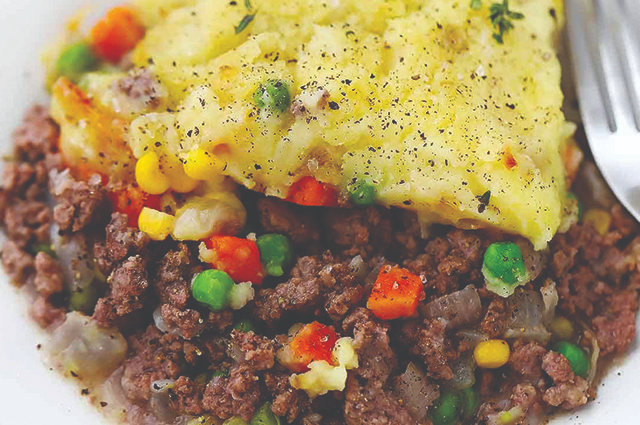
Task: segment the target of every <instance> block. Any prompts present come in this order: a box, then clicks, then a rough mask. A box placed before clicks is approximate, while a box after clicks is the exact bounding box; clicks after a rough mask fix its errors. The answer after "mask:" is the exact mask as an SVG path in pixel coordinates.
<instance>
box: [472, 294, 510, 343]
mask: <svg viewBox="0 0 640 425" xmlns="http://www.w3.org/2000/svg"><path fill="white" fill-rule="evenodd" d="M492 298H493V299H492V300H491V302H490V303H489V307H488V308H487V312H486V313H485V315H484V318H483V319H482V321H481V322H480V329H481V330H482V332H484V333H485V334H486V335H487V336H488V337H489V338H498V337H500V336H502V334H504V332H505V331H506V330H507V326H508V325H509V320H510V319H511V317H510V316H511V315H510V314H509V309H508V307H507V303H506V302H505V299H504V298H501V297H498V296H492Z"/></svg>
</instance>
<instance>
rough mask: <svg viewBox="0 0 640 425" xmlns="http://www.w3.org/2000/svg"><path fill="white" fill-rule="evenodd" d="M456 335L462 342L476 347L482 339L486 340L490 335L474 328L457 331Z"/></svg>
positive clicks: (467, 345)
mask: <svg viewBox="0 0 640 425" xmlns="http://www.w3.org/2000/svg"><path fill="white" fill-rule="evenodd" d="M456 337H457V338H458V339H459V341H460V344H461V345H464V346H466V347H475V346H476V345H478V344H479V343H480V342H482V341H486V340H488V339H489V337H488V336H487V335H486V334H484V333H482V332H480V331H476V330H474V329H463V330H461V331H458V332H456Z"/></svg>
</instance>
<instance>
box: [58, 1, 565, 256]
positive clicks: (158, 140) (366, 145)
mask: <svg viewBox="0 0 640 425" xmlns="http://www.w3.org/2000/svg"><path fill="white" fill-rule="evenodd" d="M485 3H486V2H485ZM136 5H137V7H138V10H139V13H140V15H141V17H142V19H143V21H144V23H145V25H146V26H147V33H146V37H145V38H144V39H143V41H142V42H141V43H140V44H139V45H138V46H137V47H136V49H135V50H134V52H133V55H132V61H133V63H134V65H135V66H136V68H145V69H147V70H148V71H147V72H150V73H152V75H153V78H154V80H156V83H158V87H157V88H156V89H155V92H156V93H157V97H156V98H155V99H154V100H155V101H154V102H153V104H146V105H143V106H142V107H140V105H135V104H132V103H131V101H130V100H123V99H122V96H121V95H120V94H119V93H117V90H116V88H117V87H118V84H116V83H117V80H118V79H122V78H123V77H124V76H123V75H119V74H118V73H115V74H106V75H105V74H104V73H93V74H89V75H88V76H86V77H85V78H84V81H83V82H82V84H81V85H82V86H83V87H84V88H85V89H86V90H87V92H88V94H89V96H92V97H93V98H95V99H97V100H98V101H99V102H100V103H101V104H102V105H103V106H105V107H107V108H108V109H111V110H113V111H115V113H116V114H117V115H119V116H120V117H121V118H122V119H125V120H126V121H127V122H129V123H130V124H129V125H128V130H127V133H126V135H125V139H126V140H127V142H128V144H129V146H130V148H131V150H132V152H133V154H134V156H135V157H136V158H138V159H139V158H141V157H143V155H145V154H146V153H148V152H149V151H153V152H155V153H156V154H157V155H158V156H160V157H161V160H162V162H163V164H164V169H165V170H166V171H167V173H168V174H170V176H169V177H170V178H169V180H170V181H181V182H182V181H183V180H184V179H185V177H188V178H192V179H194V180H202V179H207V176H208V175H211V176H212V177H211V178H212V179H216V178H219V177H218V176H219V173H222V174H224V175H226V176H229V177H231V178H232V179H233V180H235V181H236V182H238V183H240V184H242V185H244V186H246V187H248V188H250V189H252V190H256V191H261V192H264V193H266V194H268V195H273V196H278V197H286V196H287V192H288V190H289V188H290V187H291V185H292V184H294V183H295V182H296V181H298V180H299V179H300V178H302V177H305V176H312V177H314V178H316V179H317V180H319V181H321V182H323V183H328V184H331V185H333V186H335V187H336V188H337V189H338V190H339V191H341V192H342V193H345V192H346V191H347V189H348V187H349V186H350V185H352V184H353V183H354V182H355V181H362V180H366V181H368V182H370V183H371V184H373V185H374V186H375V188H376V201H377V202H378V203H381V204H384V205H389V206H398V207H402V208H408V209H411V210H414V211H416V212H418V213H419V216H420V218H421V219H422V221H423V223H433V222H437V223H448V224H453V225H455V226H457V227H461V228H476V227H496V228H499V229H502V230H504V231H507V232H510V233H515V234H521V235H523V236H525V237H527V238H528V239H530V240H531V241H532V242H533V243H534V245H535V246H536V247H537V248H542V247H544V246H545V245H546V243H547V242H548V241H549V240H550V239H551V238H552V236H553V235H554V234H555V232H556V231H557V229H558V227H559V226H560V223H561V216H562V211H563V208H562V206H563V204H564V202H565V198H566V187H565V186H566V184H565V169H564V166H563V163H562V159H561V155H560V150H561V149H563V147H564V144H565V143H566V141H567V140H568V139H569V138H570V136H571V134H572V131H573V127H572V126H571V125H570V124H568V123H567V122H566V121H565V118H564V115H563V113H562V112H561V109H560V107H561V104H562V100H563V96H562V93H561V90H560V73H561V71H560V65H559V62H558V60H557V58H556V55H555V50H554V38H555V34H556V29H557V28H558V27H559V26H560V25H561V22H559V20H560V19H562V18H561V17H562V16H563V14H562V4H561V2H560V1H558V0H513V1H512V2H511V8H512V9H513V10H516V11H518V12H520V13H522V14H523V15H524V19H522V20H518V21H517V22H515V24H514V25H515V27H514V28H513V29H512V30H511V31H509V32H508V33H506V34H505V36H504V43H503V44H500V43H498V42H496V40H495V39H494V38H493V37H492V34H493V32H494V29H493V27H492V23H491V21H490V19H489V17H488V14H489V11H488V5H487V4H485V5H483V7H482V8H480V9H479V10H474V9H472V8H471V7H470V5H469V2H468V1H466V0H464V1H460V0H438V1H428V2H425V1H418V0H387V1H383V0H370V1H366V2H363V1H359V0H328V1H316V0H281V1H278V2H273V1H267V0H252V1H251V2H245V1H229V0H171V1H163V2H158V1H151V0H138V1H137V2H136ZM132 72H133V71H132ZM135 72H140V71H139V70H136V71H135ZM269 81H279V82H282V83H283V84H284V85H285V87H287V89H288V90H289V93H290V99H291V103H290V107H288V108H287V109H286V110H284V112H281V113H280V112H278V111H274V110H273V109H265V108H260V106H259V104H260V102H259V99H258V100H256V96H255V94H256V90H258V88H259V87H260V86H261V85H264V84H266V83H268V82H269ZM55 115H56V114H55V113H54V116H55ZM63 137H64V125H63ZM85 151H86V148H85ZM203 157H207V158H212V159H211V160H210V161H209V162H208V164H207V167H208V168H207V169H206V170H210V171H211V172H210V173H208V174H207V173H206V172H202V170H198V169H195V170H194V166H193V163H192V162H190V161H191V159H192V158H203ZM214 163H215V164H214ZM181 166H182V167H184V168H185V169H186V170H187V174H186V175H185V174H184V172H182V170H178V171H176V170H177V169H179V168H180V167H181ZM214 171H215V172H214ZM176 173H178V174H176ZM180 173H182V174H180ZM214 175H215V177H214ZM181 179H182V180H181ZM182 187H186V188H188V189H192V188H193V186H191V185H189V184H186V186H185V184H183V185H182ZM178 191H180V190H178ZM183 191H184V190H183Z"/></svg>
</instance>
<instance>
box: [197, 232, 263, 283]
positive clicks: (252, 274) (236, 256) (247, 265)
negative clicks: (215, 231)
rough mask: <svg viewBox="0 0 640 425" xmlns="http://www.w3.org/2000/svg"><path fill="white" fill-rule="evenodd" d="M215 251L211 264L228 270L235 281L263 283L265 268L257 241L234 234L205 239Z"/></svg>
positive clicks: (225, 270) (219, 268)
mask: <svg viewBox="0 0 640 425" xmlns="http://www.w3.org/2000/svg"><path fill="white" fill-rule="evenodd" d="M205 245H206V246H207V248H209V249H211V250H212V251H213V258H214V259H213V261H212V262H211V265H212V266H213V267H214V268H216V269H218V270H222V271H224V272H226V273H227V274H228V275H229V276H231V278H232V279H233V280H234V281H235V282H238V283H239V282H251V283H253V284H255V285H259V284H261V283H262V279H263V278H264V270H263V268H262V262H261V261H260V251H258V244H257V243H256V242H255V241H252V240H249V239H243V238H236V237H234V236H213V237H212V238H210V239H208V240H207V241H205Z"/></svg>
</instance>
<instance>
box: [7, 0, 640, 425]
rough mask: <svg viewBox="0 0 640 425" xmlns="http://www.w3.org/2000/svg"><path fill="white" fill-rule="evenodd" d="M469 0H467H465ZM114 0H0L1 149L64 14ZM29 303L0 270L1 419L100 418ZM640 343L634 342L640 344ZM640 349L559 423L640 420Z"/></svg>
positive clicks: (34, 92)
mask: <svg viewBox="0 0 640 425" xmlns="http://www.w3.org/2000/svg"><path fill="white" fill-rule="evenodd" d="M158 1H162V0H158ZM461 1H467V0H461ZM113 3H115V2H114V1H113V0H102V1H100V0H91V1H90V0H0V141H1V142H0V149H2V152H7V150H8V149H9V148H10V140H11V139H10V135H11V132H12V130H13V128H15V127H16V126H17V125H18V124H19V122H20V118H21V116H22V114H23V112H24V111H25V109H26V108H27V107H28V106H29V105H30V104H32V103H33V102H35V101H45V100H46V97H45V93H44V91H43V89H42V78H43V76H42V71H41V68H40V65H39V58H40V52H41V51H42V48H43V47H44V46H45V45H46V44H47V43H48V42H50V41H51V40H52V38H53V37H55V36H56V34H57V33H58V32H59V31H60V29H61V28H62V25H63V23H64V22H65V19H66V18H67V17H69V16H70V15H71V14H72V13H73V12H74V11H76V10H77V9H78V8H79V7H81V6H83V5H94V6H96V7H97V8H98V9H104V8H106V7H108V6H109V5H110V4H113ZM27 308H28V306H27V305H26V303H25V302H24V298H22V297H20V294H19V293H18V291H17V290H16V289H15V288H13V287H12V286H11V285H9V283H8V282H7V278H6V276H4V275H0V425H17V424H21V425H22V424H25V425H27V424H63V423H64V424H69V425H75V424H78V425H80V424H82V425H86V424H101V423H104V419H102V417H101V416H100V414H99V413H97V410H96V409H94V408H93V407H92V406H90V405H89V404H88V402H87V401H86V400H85V399H84V398H83V397H82V396H81V395H80V387H78V386H76V384H75V383H73V382H68V381H65V380H62V379H61V378H60V377H59V376H58V375H57V374H55V373H54V372H52V371H49V370H48V369H47V367H46V366H44V364H43V361H42V353H41V352H40V351H38V350H37V349H36V345H37V344H38V343H41V342H43V341H44V340H45V338H44V334H43V333H41V331H39V330H38V329H37V327H36V326H34V325H33V323H31V322H30V320H29V318H28V316H27V313H26V311H27ZM636 345H637V342H636V344H634V347H633V348H636V347H635V346H636ZM638 400H640V351H633V352H632V354H631V355H630V356H629V358H627V359H626V360H625V361H624V362H623V363H622V365H621V366H617V367H614V368H613V369H612V370H611V372H610V373H609V375H608V377H607V379H605V381H604V382H603V383H602V384H601V386H600V388H599V397H598V399H597V400H596V401H595V402H593V403H591V404H590V405H589V407H587V408H585V409H582V410H580V411H578V412H576V413H574V414H573V415H571V416H566V417H561V418H556V419H555V420H554V421H553V423H554V424H584V425H597V424H607V425H611V424H620V425H626V424H640V411H639V409H638Z"/></svg>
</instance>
